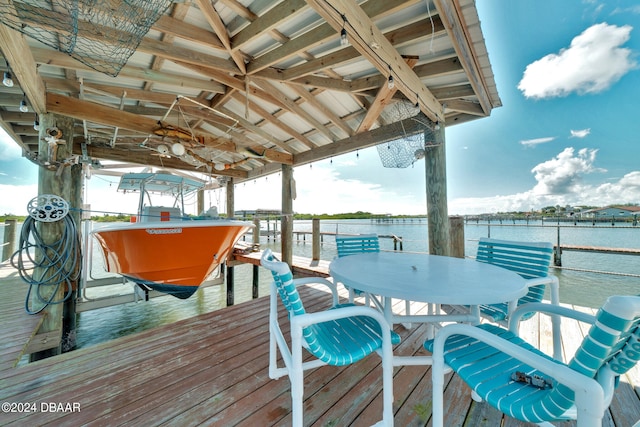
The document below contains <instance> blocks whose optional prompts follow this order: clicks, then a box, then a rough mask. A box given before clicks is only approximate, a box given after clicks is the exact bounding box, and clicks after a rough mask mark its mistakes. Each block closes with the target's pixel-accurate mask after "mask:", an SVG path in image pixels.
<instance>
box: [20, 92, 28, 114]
mask: <svg viewBox="0 0 640 427" xmlns="http://www.w3.org/2000/svg"><path fill="white" fill-rule="evenodd" d="M20 111H22V112H23V113H28V112H29V107H28V106H27V95H23V96H22V101H20Z"/></svg>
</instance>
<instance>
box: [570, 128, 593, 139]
mask: <svg viewBox="0 0 640 427" xmlns="http://www.w3.org/2000/svg"><path fill="white" fill-rule="evenodd" d="M570 132H571V136H570V138H584V137H586V136H587V135H589V134H590V133H591V128H588V129H581V130H573V129H571V131H570Z"/></svg>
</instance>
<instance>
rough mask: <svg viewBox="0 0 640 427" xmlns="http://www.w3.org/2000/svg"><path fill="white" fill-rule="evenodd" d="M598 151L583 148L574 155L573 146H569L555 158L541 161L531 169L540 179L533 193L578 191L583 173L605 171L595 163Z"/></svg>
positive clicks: (545, 193)
mask: <svg viewBox="0 0 640 427" xmlns="http://www.w3.org/2000/svg"><path fill="white" fill-rule="evenodd" d="M597 152H598V150H588V149H586V148H583V149H581V150H580V151H578V154H577V155H575V156H574V149H573V147H567V148H565V149H564V150H563V151H562V152H561V153H560V154H558V155H557V156H556V157H555V158H553V159H551V160H547V161H546V162H543V163H540V164H539V165H537V166H536V167H534V168H533V169H532V170H531V172H533V174H534V177H535V179H536V181H538V183H537V184H536V186H535V187H533V189H532V191H533V193H534V194H538V195H561V194H568V193H572V192H576V191H577V190H578V187H579V185H580V183H581V178H582V175H584V174H588V173H593V172H602V171H603V170H602V169H598V168H596V167H594V165H593V164H594V162H595V159H596V153H597Z"/></svg>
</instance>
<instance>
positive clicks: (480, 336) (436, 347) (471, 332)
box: [433, 323, 606, 425]
mask: <svg viewBox="0 0 640 427" xmlns="http://www.w3.org/2000/svg"><path fill="white" fill-rule="evenodd" d="M451 335H465V336H468V337H471V338H475V339H477V340H478V341H481V342H484V343H486V344H488V345H490V346H492V347H494V348H495V349H497V350H499V351H501V352H503V353H505V354H507V355H509V356H511V357H513V358H516V359H518V360H520V361H522V362H524V363H526V364H528V365H530V366H532V367H533V368H535V369H537V370H539V371H541V372H544V373H545V374H546V375H549V376H551V377H553V378H554V379H555V380H556V381H558V382H560V383H562V384H564V385H565V386H567V387H569V388H570V389H571V390H573V391H574V393H575V404H576V408H577V411H578V417H579V418H578V419H580V415H584V416H586V417H587V418H588V419H589V420H597V421H599V420H601V419H602V417H603V414H604V410H605V409H606V408H605V407H604V390H603V389H602V386H601V385H600V384H598V382H597V381H596V380H595V379H593V378H588V377H586V376H584V375H582V374H581V373H579V372H577V371H574V370H573V369H571V368H569V367H568V366H567V365H565V364H563V363H558V362H556V361H553V360H549V359H547V358H545V357H543V356H541V355H539V354H536V353H533V352H531V351H528V350H525V349H523V348H522V347H520V346H518V345H516V344H514V343H512V342H509V341H507V340H505V339H502V338H500V337H498V336H496V335H494V334H492V333H490V332H488V331H485V330H482V329H479V328H477V327H474V326H471V325H466V324H462V323H457V324H451V325H447V326H445V327H443V328H442V329H440V330H439V331H438V333H437V334H436V337H435V340H434V344H433V375H434V381H435V377H436V376H441V375H444V374H443V372H444V367H445V365H444V345H445V342H446V340H447V338H449V337H450V336H451ZM579 423H580V422H579ZM579 425H581V424H579ZM585 425H586V424H585ZM589 425H590V424H589Z"/></svg>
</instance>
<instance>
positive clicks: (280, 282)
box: [261, 249, 305, 316]
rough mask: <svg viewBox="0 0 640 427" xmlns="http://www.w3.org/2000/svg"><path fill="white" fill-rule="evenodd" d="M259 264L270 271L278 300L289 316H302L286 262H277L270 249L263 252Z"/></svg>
mask: <svg viewBox="0 0 640 427" xmlns="http://www.w3.org/2000/svg"><path fill="white" fill-rule="evenodd" d="M261 264H262V266H263V267H265V268H267V269H269V270H270V271H271V275H272V276H273V281H274V283H275V285H276V289H277V290H278V294H279V295H280V299H281V300H282V303H283V304H284V307H285V309H286V310H287V311H288V312H289V313H290V315H292V316H297V315H300V314H304V313H305V310H304V305H303V304H302V300H301V299H300V294H299V293H298V290H297V289H296V286H295V284H294V283H293V274H292V273H291V269H290V268H289V265H288V264H287V263H286V262H281V261H278V260H277V259H276V258H275V256H273V253H272V252H271V249H266V250H265V251H264V253H263V255H262V259H261Z"/></svg>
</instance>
